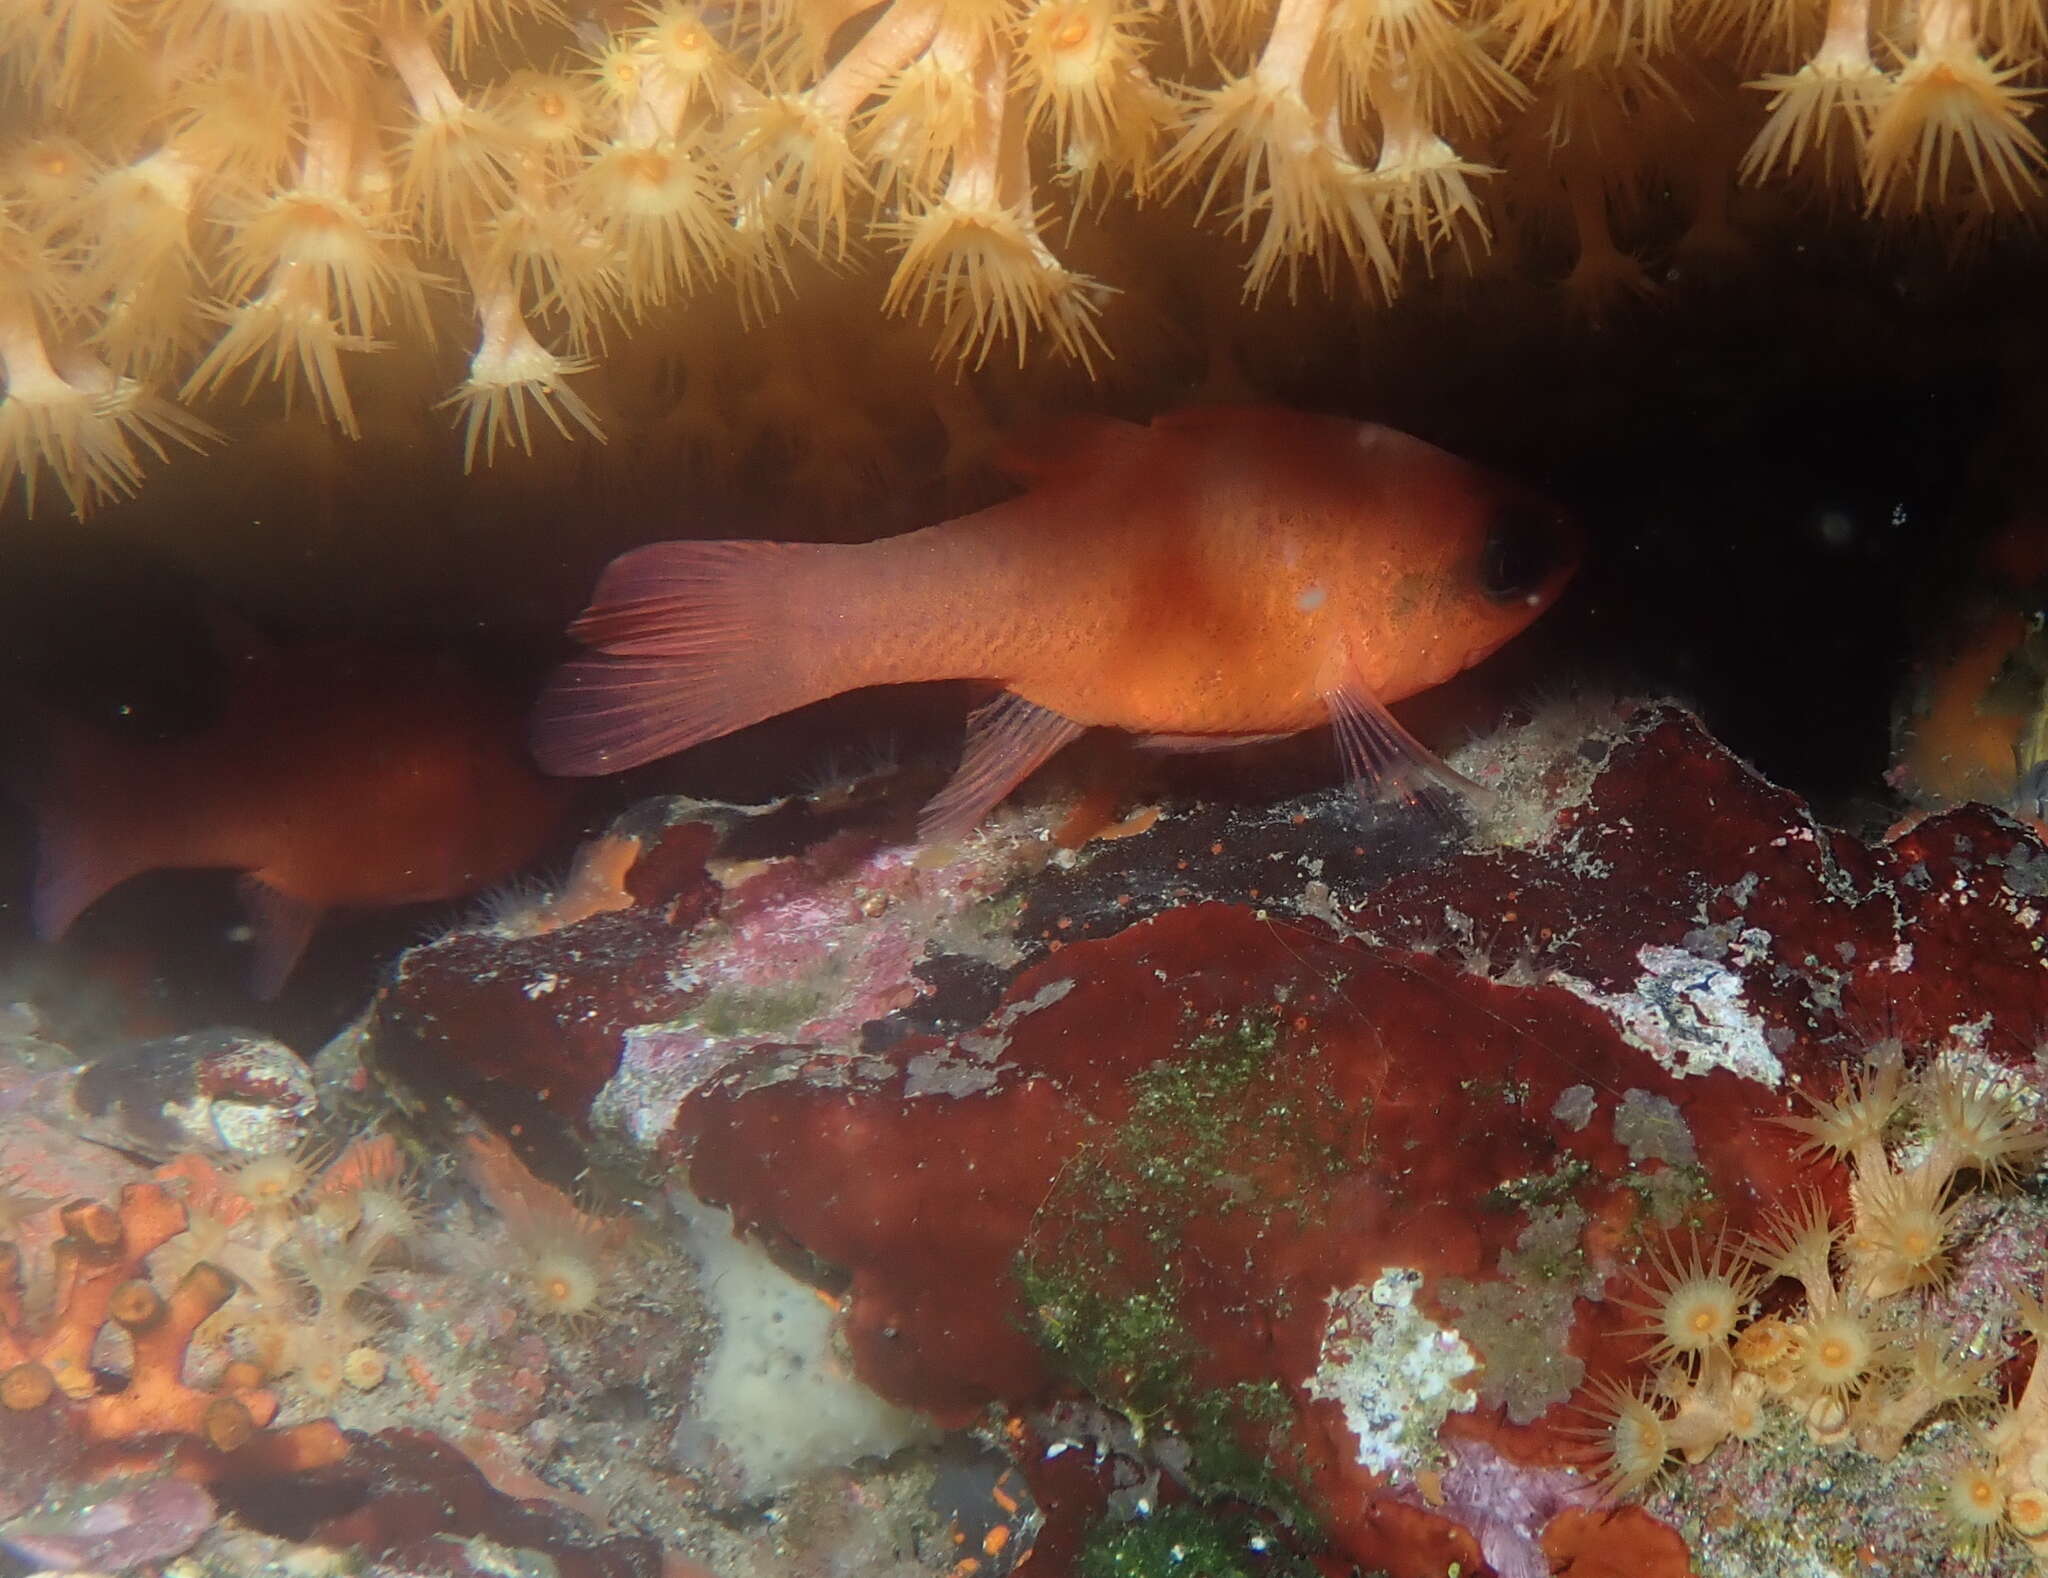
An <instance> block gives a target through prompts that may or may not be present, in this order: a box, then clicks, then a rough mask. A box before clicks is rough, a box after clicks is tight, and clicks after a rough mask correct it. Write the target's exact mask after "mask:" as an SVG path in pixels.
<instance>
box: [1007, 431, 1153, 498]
mask: <svg viewBox="0 0 2048 1578" xmlns="http://www.w3.org/2000/svg"><path fill="white" fill-rule="evenodd" d="M1154 441H1155V440H1154V437H1153V434H1152V430H1151V429H1150V428H1147V427H1142V426H1140V425H1139V424H1138V423H1136V422H1125V421H1123V420H1121V419H1119V418H1117V417H1113V416H1092V415H1081V416H1061V417H1054V418H1052V419H1050V420H1048V421H1044V422H1035V423H1032V424H1030V425H1028V426H1026V427H1023V428H1020V429H1019V430H1017V431H1016V432H1014V433H1011V434H1009V435H1008V436H1007V437H1005V438H1004V439H1003V441H1002V443H1001V444H1000V445H998V446H997V448H996V452H995V464H996V469H997V470H999V471H1001V472H1002V473H1003V475H1004V476H1006V477H1010V478H1012V479H1014V480H1015V481H1018V482H1042V481H1047V480H1052V479H1057V478H1062V477H1076V476H1087V475H1089V474H1092V473H1094V472H1097V471H1101V470H1104V469H1105V468H1109V467H1113V466H1115V465H1117V464H1119V463H1121V462H1122V461H1123V460H1125V459H1126V458H1127V457H1129V456H1131V455H1134V454H1137V453H1141V452H1142V451H1143V450H1144V449H1145V447H1146V446H1147V445H1149V444H1151V443H1153V442H1154Z"/></svg>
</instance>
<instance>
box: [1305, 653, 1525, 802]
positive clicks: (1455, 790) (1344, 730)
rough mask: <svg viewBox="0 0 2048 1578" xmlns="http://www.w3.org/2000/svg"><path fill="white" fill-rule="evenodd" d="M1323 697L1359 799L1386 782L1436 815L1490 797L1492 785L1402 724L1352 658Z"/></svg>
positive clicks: (1386, 786)
mask: <svg viewBox="0 0 2048 1578" xmlns="http://www.w3.org/2000/svg"><path fill="white" fill-rule="evenodd" d="M1323 703H1324V705H1325V706H1326V707H1328V708H1329V712H1330V725H1331V728H1332V729H1333V731H1334V732H1335V734H1336V737H1337V753H1338V755H1339V756H1340V757H1341V758H1342V759H1343V762H1344V776H1345V778H1346V780H1347V781H1349V782H1350V783H1351V784H1353V785H1354V786H1355V787H1356V788H1357V790H1358V794H1359V798H1360V799H1362V800H1364V801H1366V802H1368V803H1370V802H1371V801H1372V800H1373V799H1374V798H1375V797H1377V796H1378V795H1380V794H1382V793H1384V792H1385V791H1386V790H1387V789H1389V788H1391V789H1393V790H1394V791H1395V792H1396V793H1398V794H1399V795H1400V797H1401V798H1402V799H1403V800H1404V801H1406V802H1407V803H1408V804H1410V805H1415V804H1418V803H1420V804H1424V805H1427V806H1428V807H1430V808H1431V809H1432V810H1434V811H1436V812H1438V813H1439V814H1441V815H1448V814H1449V812H1450V809H1451V807H1452V806H1453V805H1455V804H1456V803H1458V802H1459V801H1465V802H1468V803H1470V804H1473V805H1475V806H1481V807H1483V806H1487V805H1491V804H1492V803H1493V798H1494V796H1493V791H1492V790H1490V789H1484V788H1481V787H1480V786H1479V785H1478V784H1476V783H1474V782H1473V781H1472V780H1471V779H1469V778H1467V777H1466V776H1465V775H1464V774H1463V773H1461V772H1459V771H1457V770H1456V769H1455V768H1453V767H1451V766H1450V765H1449V764H1448V763H1446V762H1445V761H1444V759H1443V758H1442V757H1440V756H1438V755H1437V754H1436V752H1434V751H1432V750H1431V749H1430V748H1429V747H1428V746H1427V745H1424V744H1423V743H1422V742H1421V741H1420V740H1418V739H1417V738H1416V737H1415V736H1414V735H1412V734H1410V733H1409V732H1408V730H1407V729H1405V728H1403V727H1402V726H1401V723H1400V720H1398V719H1397V718H1395V716H1394V715H1393V714H1392V713H1391V712H1389V711H1388V710H1387V708H1386V705H1385V703H1383V702H1382V701H1380V699H1379V698H1378V697H1377V696H1375V695H1374V694H1373V693H1372V691H1371V690H1370V689H1369V688H1367V686H1366V683H1365V680H1364V678H1363V677H1362V676H1361V675H1360V674H1359V672H1358V664H1357V661H1356V660H1355V659H1347V661H1346V663H1345V677H1344V681H1343V683H1342V684H1340V685H1339V686H1338V687H1337V688H1336V689H1334V690H1329V691H1325V692H1324V693H1323Z"/></svg>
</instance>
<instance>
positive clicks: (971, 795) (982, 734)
mask: <svg viewBox="0 0 2048 1578" xmlns="http://www.w3.org/2000/svg"><path fill="white" fill-rule="evenodd" d="M1080 732H1081V725H1080V724H1078V723H1076V722H1075V721H1074V720H1073V719H1072V718H1069V717H1066V716H1065V715H1064V714H1062V713H1057V712H1054V711H1053V710H1052V708H1050V707H1041V706H1039V705H1038V703H1037V702H1035V701H1026V700H1025V699H1024V698H1023V697H1022V696H1019V695H1017V694H1015V693H1014V692H1012V691H1007V690H1006V691H1004V692H1003V693H1002V695H1000V696H998V697H996V699H995V700H994V701H992V702H990V703H989V704H988V705H987V706H985V707H980V708H977V709H976V710H975V712H974V713H973V715H972V716H970V717H969V718H968V720H967V745H966V748H965V749H964V750H963V751H962V752H961V756H960V770H959V771H958V772H956V773H954V774H953V776H952V777H951V778H950V779H948V780H947V783H946V787H945V788H943V789H941V790H940V791H939V792H938V793H937V794H936V795H934V796H933V797H932V800H931V803H930V804H929V805H927V806H926V807H925V808H924V812H923V814H922V815H921V816H919V818H918V820H917V831H918V835H919V836H920V837H922V838H925V839H929V840H939V839H948V838H961V837H964V836H965V835H966V834H968V833H970V832H972V831H973V830H974V828H975V826H976V824H978V823H979V822H980V821H981V819H982V818H983V817H984V816H986V815H988V813H989V811H990V809H991V808H992V807H993V806H994V805H995V804H996V802H997V801H999V800H1001V799H1002V798H1003V796H1004V795H1006V794H1008V793H1009V792H1010V791H1011V790H1012V789H1014V788H1016V787H1017V785H1019V784H1020V783H1022V782H1023V781H1024V780H1025V779H1026V778H1029V777H1030V776H1031V774H1032V773H1033V772H1035V771H1037V769H1038V768H1039V767H1040V765H1042V764H1043V763H1044V762H1045V760H1046V758H1048V757H1049V756H1051V755H1052V754H1053V752H1055V751H1057V750H1058V749H1059V748H1060V747H1061V746H1063V745H1065V744H1067V743H1068V742H1069V741H1071V740H1073V739H1074V738H1075V737H1076V736H1078V735H1079V734H1080Z"/></svg>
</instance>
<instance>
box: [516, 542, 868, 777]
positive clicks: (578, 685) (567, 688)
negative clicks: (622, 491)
mask: <svg viewBox="0 0 2048 1578" xmlns="http://www.w3.org/2000/svg"><path fill="white" fill-rule="evenodd" d="M807 551H809V550H808V549H807V546H806V545H805V544H801V543H777V542H662V543H654V544H652V545H650V546H648V547H645V548H636V549H634V550H633V551H632V552H631V553H625V554H621V555H620V556H619V557H618V558H616V559H614V560H613V561H612V562H611V564H610V565H609V566H607V567H606V569H605V572H604V574H603V576H602V577H601V578H600V579H599V581H598V583H597V590H596V592H595V593H593V594H592V598H591V604H590V607H589V608H588V609H587V610H585V612H584V614H583V616H582V617H581V618H580V619H578V620H577V621H576V622H575V623H574V624H573V625H571V626H570V627H569V633H570V634H571V635H572V636H574V637H576V638H577V639H578V640H579V641H582V642H584V643H586V644H587V645H589V646H591V647H594V648H595V649H596V650H595V651H594V652H592V653H591V654H589V655H588V656H585V657H581V658H578V659H576V660H575V661H573V662H571V663H568V664H566V665H565V666H564V667H563V668H562V669H561V670H560V672H558V673H557V674H556V675H555V677H554V679H552V680H551V681H550V682H549V683H548V686H547V688H546V689H545V690H544V691H543V692H542V693H541V697H540V700H539V702H538V704H537V705H536V706H535V708H534V713H533V720H532V725H531V734H530V738H531V741H532V746H533V755H534V760H535V761H536V762H538V763H539V764H540V767H541V770H542V771H544V772H548V773H553V774H555V775H557V776H560V777H592V776H595V775H597V774H600V773H612V772H620V771H623V770H624V769H626V768H628V767H637V766H639V765H640V764H641V763H643V762H651V761H653V760H655V759H656V758H657V757H661V756H667V755H669V754H671V753H672V752H675V751H680V750H685V749H687V748H688V747H690V746H692V745H701V744H702V743H703V742H704V741H706V740H714V739H717V738H718V737H719V736H720V735H722V734H730V733H732V732H733V730H735V729H742V728H745V727H746V726H747V725H748V724H751V723H759V722H760V721H761V720H762V719H764V718H772V717H774V716H775V715H776V714H777V713H782V712H789V711H792V710H794V709H795V708H797V707H801V706H803V705H805V704H806V703H808V702H812V701H817V700H820V699H821V698H822V697H823V696H824V695H829V694H831V691H830V690H829V689H828V690H825V691H819V690H817V689H816V687H815V685H814V684H813V683H812V682H810V681H808V680H806V679H805V678H803V677H802V675H801V672H800V671H799V670H798V669H797V668H796V666H795V665H793V664H792V663H791V662H790V661H789V660H788V659H789V653H788V652H787V650H786V648H785V646H784V645H783V643H785V642H786V641H788V640H790V639H793V638H791V637H790V635H789V631H790V628H791V623H792V621H791V617H790V616H791V613H792V609H791V606H790V603H791V598H792V595H793V594H792V592H791V590H790V587H789V584H788V577H789V575H790V572H791V570H792V569H793V568H794V566H795V565H796V564H798V563H799V562H801V559H802V557H803V556H804V555H805V554H806V553H807ZM855 683H858V681H855Z"/></svg>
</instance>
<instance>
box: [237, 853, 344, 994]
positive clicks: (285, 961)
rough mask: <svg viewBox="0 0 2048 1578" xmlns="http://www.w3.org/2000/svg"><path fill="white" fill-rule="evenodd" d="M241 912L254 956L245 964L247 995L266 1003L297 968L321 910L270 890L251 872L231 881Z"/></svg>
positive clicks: (280, 892) (266, 883) (311, 938)
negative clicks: (250, 936)
mask: <svg viewBox="0 0 2048 1578" xmlns="http://www.w3.org/2000/svg"><path fill="white" fill-rule="evenodd" d="M235 887H236V890H237V891H238V892H239V893H240V894H241V897H242V908H243V909H244V910H245V911H247V913H248V916H249V930H250V931H251V932H252V933H253V934H254V935H253V938H252V947H253V948H254V952H253V954H252V955H251V957H250V960H249V995H250V996H251V997H253V998H255V999H256V1000H257V1001H258V1002H262V1003H267V1002H270V1001H271V1000H272V999H273V998H275V997H276V996H277V994H278V993H279V992H281V991H283V990H284V983H285V982H286V981H288V980H290V979H291V974H292V971H293V970H295V969H297V968H298V963H299V958H300V956H301V955H302V954H304V953H305V951H306V944H307V943H309V942H311V941H312V940H313V932H314V930H315V929H316V928H317V927H318V926H319V924H320V917H321V915H322V914H323V913H325V912H324V910H323V909H322V907H321V906H320V905H318V904H315V903H313V902H311V901H310V900H307V899H302V898H298V897H296V896H295V895H293V894H290V893H286V892H283V891H282V890H280V889H278V888H274V887H272V886H271V885H270V884H269V883H268V882H266V881H264V880H263V878H262V877H261V876H259V875H257V874H256V873H255V872H245V873H244V874H243V875H242V876H240V877H238V878H237V879H236V880H235Z"/></svg>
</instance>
